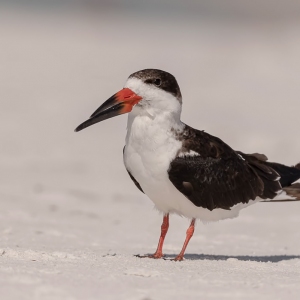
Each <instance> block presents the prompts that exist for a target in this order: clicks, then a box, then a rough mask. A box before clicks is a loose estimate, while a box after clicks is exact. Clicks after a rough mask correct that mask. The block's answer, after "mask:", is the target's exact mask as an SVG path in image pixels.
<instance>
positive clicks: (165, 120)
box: [126, 106, 184, 147]
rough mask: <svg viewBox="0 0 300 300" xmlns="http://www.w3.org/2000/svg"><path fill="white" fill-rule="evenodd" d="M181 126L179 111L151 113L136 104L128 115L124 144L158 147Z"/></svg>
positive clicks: (180, 128)
mask: <svg viewBox="0 0 300 300" xmlns="http://www.w3.org/2000/svg"><path fill="white" fill-rule="evenodd" d="M183 128H184V124H183V123H182V122H181V121H180V113H174V112H161V113H159V114H155V115H153V114H151V111H148V110H143V109H141V108H139V107H137V106H136V107H134V109H133V110H132V111H131V112H130V114H129V116H128V122H127V136H126V145H128V144H132V145H133V144H141V145H142V144H144V146H145V144H149V146H150V145H151V147H160V146H161V145H163V144H165V143H166V142H167V141H168V140H169V139H173V138H174V137H175V135H176V133H178V132H181V131H182V130H183Z"/></svg>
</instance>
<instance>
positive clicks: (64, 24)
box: [0, 0, 300, 194]
mask: <svg viewBox="0 0 300 300" xmlns="http://www.w3.org/2000/svg"><path fill="white" fill-rule="evenodd" d="M299 27H300V2H299V1H296V0H295V1H293V0H288V1H268V0H265V1H237V0H236V1H234V0H232V1H229V0H228V1H217V0H213V1H208V0H207V1H192V0H187V1H168V0H163V1H161V0H160V1H137V0H128V1H118V0H114V1H108V0H106V1H105V0H103V1H96V0H85V1H80V0H77V1H71V0H69V1H68V0H65V1H55V0H53V1H49V0H47V1H46V0H44V1H40V0H39V1H29V0H28V1H24V0H22V1H17V0H15V1H12V0H9V1H3V0H2V1H1V5H0V37H1V47H0V66H1V68H0V99H1V102H0V103H1V110H0V114H1V115H0V123H1V126H0V134H1V146H0V163H1V168H0V172H1V173H0V174H1V180H0V181H1V190H2V191H4V190H5V191H7V192H9V193H11V191H12V190H14V191H16V190H19V191H21V190H22V191H23V192H25V193H26V194H28V192H31V191H36V190H42V189H43V188H44V187H45V188H46V187H49V188H50V187H59V188H67V189H74V188H75V186H76V188H77V187H79V186H78V185H79V184H78V182H79V183H80V188H87V189H89V190H93V191H95V192H99V190H100V191H101V193H102V192H106V191H103V190H102V189H103V187H105V188H106V189H107V190H109V189H110V188H109V187H110V186H112V185H111V182H112V178H114V181H116V182H118V185H115V184H114V185H113V186H112V188H113V192H114V193H123V190H124V188H126V189H128V191H130V192H132V193H135V187H134V186H133V185H132V184H131V183H130V179H129V178H127V173H126V171H125V169H124V168H123V163H122V148H123V144H124V137H125V130H126V120H127V116H121V117H119V118H114V119H112V120H108V121H106V122H105V123H101V124H98V125H96V126H93V127H91V128H89V129H87V130H85V131H83V132H80V133H76V134H75V133H74V132H73V130H74V128H75V127H76V126H77V125H78V124H79V123H81V122H82V121H84V120H85V119H86V118H87V117H89V115H90V114H91V113H92V112H93V111H94V110H95V109H96V108H97V107H98V106H99V105H100V104H101V103H102V102H103V101H104V100H106V99H107V98H108V97H109V96H110V95H112V94H113V93H115V91H117V90H119V89H120V88H122V86H123V84H124V82H125V80H126V79H127V77H128V76H129V75H130V74H131V73H133V72H135V71H137V70H140V69H143V68H160V69H163V70H166V71H169V72H170V73H172V74H174V75H175V77H176V78H177V80H178V82H179V84H180V87H181V89H182V94H183V101H184V102H183V103H184V106H183V115H182V119H183V121H184V122H186V123H187V124H189V125H191V126H194V127H196V128H199V129H204V130H206V131H208V132H209V133H211V134H214V135H217V136H219V137H220V138H221V139H223V140H224V141H226V142H227V143H228V144H229V145H231V146H232V147H233V148H234V149H238V150H241V151H244V152H249V153H252V152H262V153H265V154H266V155H267V156H268V157H269V159H270V160H273V161H281V162H283V163H286V164H295V163H297V162H298V161H299V160H300V140H299V108H300V84H299V78H300V56H299V53H300V34H299V32H300V31H299ZM109 193H111V191H109Z"/></svg>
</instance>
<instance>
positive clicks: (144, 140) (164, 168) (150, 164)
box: [124, 116, 256, 222]
mask: <svg viewBox="0 0 300 300" xmlns="http://www.w3.org/2000/svg"><path fill="white" fill-rule="evenodd" d="M182 126H183V124H182ZM167 128H171V126H168V127H167ZM181 146H182V142H181V141H178V140H177V139H176V138H175V136H174V133H173V132H172V131H171V130H168V129H166V128H164V127H163V125H162V124H159V123H158V124H155V123H154V122H153V120H152V119H151V118H149V117H148V116H138V117H134V118H132V119H129V121H128V133H127V137H126V147H125V151H124V164H125V166H126V169H127V170H128V171H129V172H130V173H131V174H132V176H133V177H134V178H135V179H136V180H137V182H138V183H139V184H140V186H141V188H142V189H143V191H144V193H145V194H146V195H147V196H148V197H149V198H150V199H151V200H152V201H153V202H154V204H155V207H156V208H157V209H158V210H159V211H161V212H163V213H176V214H179V215H182V216H185V217H187V218H197V219H200V220H202V221H204V222H210V221H218V220H222V219H227V218H234V217H236V216H238V213H239V211H240V210H241V209H242V208H244V207H246V206H249V205H251V204H254V203H255V202H256V201H250V202H249V203H248V204H238V205H235V206H234V207H233V208H232V209H231V210H223V209H214V210H213V211H210V210H208V209H205V208H202V207H197V206H195V205H194V204H193V203H192V202H191V201H190V200H189V199H187V198H186V197H185V196H184V195H183V194H182V193H181V192H179V191H178V190H177V189H176V188H175V186H174V185H173V184H172V182H171V181H170V180H169V175H168V169H169V165H170V162H171V161H172V160H173V159H174V158H175V157H176V156H177V153H178V150H179V149H181Z"/></svg>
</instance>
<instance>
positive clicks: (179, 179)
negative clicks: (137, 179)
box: [168, 125, 281, 210]
mask: <svg viewBox="0 0 300 300" xmlns="http://www.w3.org/2000/svg"><path fill="white" fill-rule="evenodd" d="M177 138H179V139H181V140H182V142H183V149H182V151H181V152H180V153H179V154H178V156H177V157H176V158H175V159H174V160H173V161H172V162H171V165H170V169H169V171H168V173H169V179H170V180H171V182H172V183H173V184H174V186H175V187H176V188H177V189H178V190H179V191H180V192H181V193H183V194H184V195H185V196H186V197H187V198H188V199H189V200H190V201H191V202H193V204H194V205H196V206H198V207H203V208H207V209H209V210H213V209H216V208H222V209H230V208H231V207H232V206H234V205H236V204H238V203H248V202H249V200H254V199H255V198H256V197H257V196H260V197H261V198H265V199H266V198H270V199H272V198H274V197H275V196H276V195H277V194H276V192H277V191H279V190H281V186H280V183H279V181H278V179H279V175H278V173H277V172H276V171H275V170H274V169H273V168H272V167H271V166H269V165H266V164H265V163H264V161H263V160H260V159H259V158H257V157H256V156H255V155H254V156H253V155H245V154H243V153H241V152H235V151H234V150H233V149H231V148H230V147H229V146H228V145H227V144H225V143H224V142H223V141H222V140H220V139H219V138H217V137H214V136H211V135H209V134H207V133H205V132H203V131H199V130H195V129H193V128H191V127H189V126H187V125H186V127H185V130H184V131H183V132H182V133H180V134H178V137H177ZM190 150H192V151H195V152H197V153H198V154H199V155H197V156H190V155H188V153H189V151H190ZM185 153H186V155H185Z"/></svg>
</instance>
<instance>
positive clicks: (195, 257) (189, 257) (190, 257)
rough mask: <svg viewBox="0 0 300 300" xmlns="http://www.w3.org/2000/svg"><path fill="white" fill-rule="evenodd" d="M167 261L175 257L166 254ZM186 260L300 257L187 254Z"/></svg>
mask: <svg viewBox="0 0 300 300" xmlns="http://www.w3.org/2000/svg"><path fill="white" fill-rule="evenodd" d="M165 258H166V259H172V258H174V255H171V254H166V255H165ZM184 258H185V259H186V260H228V259H230V258H233V259H237V260H240V261H256V262H272V263H277V262H280V261H286V260H290V259H300V255H270V256H253V255H212V254H193V253H191V254H185V255H184Z"/></svg>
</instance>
